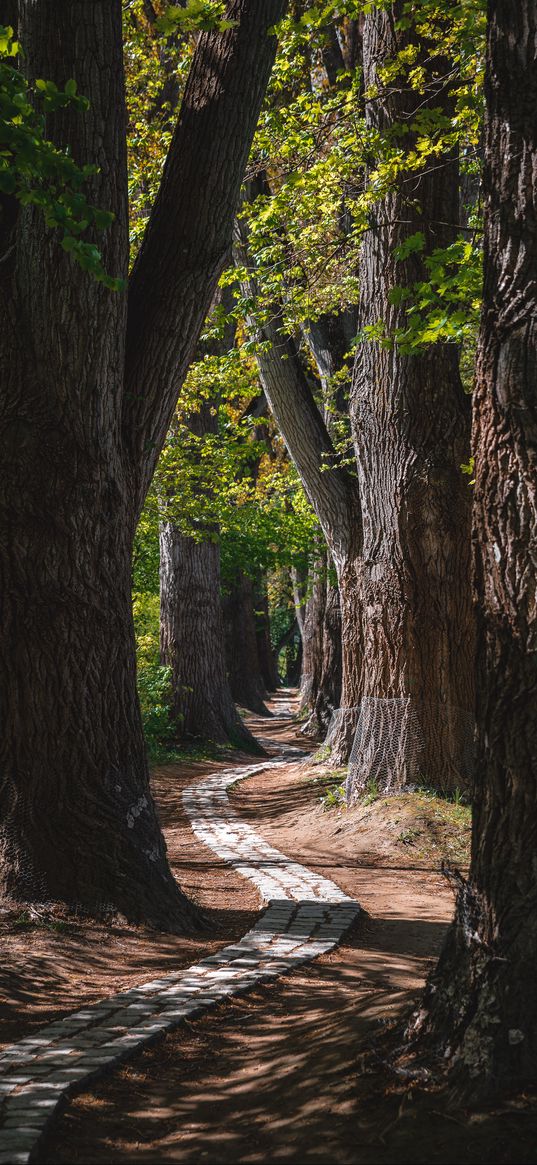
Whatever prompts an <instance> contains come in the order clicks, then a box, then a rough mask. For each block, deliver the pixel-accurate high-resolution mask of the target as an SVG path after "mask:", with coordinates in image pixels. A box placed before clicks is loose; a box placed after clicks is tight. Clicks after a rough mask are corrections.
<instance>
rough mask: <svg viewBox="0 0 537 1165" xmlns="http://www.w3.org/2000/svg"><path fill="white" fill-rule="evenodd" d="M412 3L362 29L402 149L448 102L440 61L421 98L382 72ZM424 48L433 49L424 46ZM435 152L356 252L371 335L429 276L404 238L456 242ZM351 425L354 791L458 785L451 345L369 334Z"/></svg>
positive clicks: (375, 118)
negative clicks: (355, 543)
mask: <svg viewBox="0 0 537 1165" xmlns="http://www.w3.org/2000/svg"><path fill="white" fill-rule="evenodd" d="M403 7H404V5H403V4H402V2H401V3H397V4H394V5H392V6H391V7H390V9H389V10H386V9H385V8H383V9H377V8H374V9H373V10H372V11H371V13H369V14H368V15H367V17H366V20H365V28H364V78H365V87H366V92H367V91H369V92H372V91H373V89H375V88H378V92H377V94H376V96H375V98H374V100H369V101H367V104H366V113H367V121H368V125H369V127H370V128H371V129H372V130H376V131H378V132H380V133H381V134H386V133H390V134H391V141H392V142H394V141H396V135H397V132H398V131H397V127H398V126H400V127H401V134H404V135H405V136H402V139H401V141H402V147H404V146H405V143H407V142H408V134H407V130H408V125H409V123H410V125H412V118H413V115H414V114H415V113H416V112H417V110H418V107H420V108H421V107H422V106H423V104H424V103H428V104H429V105H431V106H434V107H437V106H442V107H443V110H444V113H445V114H446V115H449V112H450V108H449V89H446V85H445V76H444V73H445V70H444V69H443V68H441V67H440V64H439V66H438V78H436V77H435V76H434V75H432V73H431V70H430V71H429V72H430V75H429V77H428V87H429V88H428V95H427V97H426V99H425V102H424V98H423V94H421V93H418V92H415V91H413V90H412V89H411V88H410V86H409V87H408V89H407V90H406V91H405V88H404V86H403V87H393V86H389V87H388V88H387V89H384V88H383V82H382V80H381V78H380V76H379V68H380V67H381V66H382V64H383V63H384V62H385V61H386V60H387V59H390V58H393V57H395V56H396V54H397V53H398V52H400V51H401V50H402V49H404V47H405V43H406V40H405V38H406V37H407V35H408V34H407V33H406V32H401V31H398V25H397V23H396V20H397V18H398V16H400V15H401V13H402V10H403ZM421 49H422V52H423V54H424V55H425V54H426V49H427V46H426V45H422V46H421ZM394 135H395V136H394ZM434 157H435V160H434V164H432V163H428V164H427V165H426V166H425V168H424V170H423V172H418V173H413V174H412V182H411V183H408V182H407V183H405V182H404V181H402V182H401V183H400V184H399V186H398V187H397V188H396V189H395V190H394V191H393V192H392V193H390V194H389V195H388V197H386V198H385V199H384V200H383V201H382V203H381V204H380V205H379V206H378V207H377V208H376V209H375V216H374V217H375V222H374V224H372V226H371V228H370V230H368V231H367V233H366V235H365V239H364V243H363V246H362V253H361V262H360V319H359V325H360V329H366V328H371V329H375V328H377V327H378V326H379V325H380V326H382V327H383V328H384V329H385V330H386V331H387V332H388V334H389V335H393V334H394V332H395V331H396V330H397V329H398V328H404V326H405V322H406V316H405V308H404V306H398V303H399V301H398V300H397V299H396V298H395V296H393V297H392V294H391V293H392V291H393V290H394V289H396V288H398V287H400V286H401V285H403V286H404V287H412V285H413V284H415V283H416V282H417V281H418V280H419V279H423V278H424V277H426V276H425V275H424V268H423V263H422V258H421V255H418V257H417V258H416V257H415V256H414V255H411V256H410V257H409V258H407V259H406V260H398V259H397V258H396V250H395V249H396V247H397V245H398V244H401V243H402V242H403V240H404V239H405V238H408V237H410V236H413V235H415V234H416V233H417V232H422V234H423V236H424V240H425V243H424V251H425V254H427V253H430V252H431V251H432V250H433V249H434V248H435V247H445V246H447V245H448V244H449V242H451V241H452V239H453V238H454V236H455V228H454V227H452V226H450V225H449V224H456V222H457V213H458V166H457V158H456V155H455V154H453V155H451V156H448V155H444V157H443V158H441V159H439V158H437V156H436V155H435V156H434ZM440 163H441V164H440ZM407 189H408V192H407ZM445 224H448V225H445ZM351 421H352V427H353V436H354V442H355V448H356V459H357V465H358V479H359V488H360V498H361V504H362V519H363V548H362V556H361V561H360V564H359V568H358V578H357V590H356V603H357V605H358V607H359V609H360V610H361V612H362V624H363V643H362V650H361V661H362V676H361V681H360V684H359V687H360V699H361V705H360V718H359V723H358V732H357V740H356V745H355V752H354V755H353V760H352V764H351V769H350V773H349V781H348V786H347V792H348V799H349V800H350V801H352V800H353V799H354V798H355V797H356V796H357V795H358V794H359V792H360V791H361V790H362V789H363V788H364V787H365V786H366V785H367V784H368V782H373V781H374V782H375V784H376V785H377V786H378V787H379V788H380V789H382V790H388V789H392V790H393V789H394V788H395V789H396V788H400V787H402V786H404V785H406V784H409V783H415V782H416V781H420V780H421V781H425V782H426V783H427V784H429V785H433V786H434V787H435V788H439V789H443V790H449V789H454V788H455V787H456V786H459V787H463V786H465V785H467V784H468V780H469V776H470V772H469V764H470V758H471V745H472V738H473V617H472V611H471V593H470V583H469V570H470V500H471V495H470V490H469V488H468V484H467V480H466V479H465V478H464V477H463V475H462V473H461V468H460V466H461V463H462V462H463V461H464V460H466V459H467V457H468V448H469V403H468V400H467V399H466V398H465V396H464V393H463V390H462V386H461V382H460V377H459V372H458V355H457V350H456V348H455V347H454V346H449V345H447V344H436V345H431V346H429V347H428V348H426V349H425V350H424V351H423V352H422V353H415V354H412V355H406V354H404V352H403V351H402V350H401V347H400V346H399V345H398V343H397V342H395V343H394V344H393V345H392V346H386V345H383V344H380V343H378V342H373V341H367V340H366V341H362V342H361V343H360V344H359V346H358V349H357V355H356V363H355V370H354V377H353V386H352V392H351ZM344 601H345V600H344V595H343V592H342V602H344Z"/></svg>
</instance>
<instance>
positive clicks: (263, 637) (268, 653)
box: [254, 575, 280, 692]
mask: <svg viewBox="0 0 537 1165" xmlns="http://www.w3.org/2000/svg"><path fill="white" fill-rule="evenodd" d="M254 600H255V629H256V641H257V656H258V659H259V670H260V672H261V678H262V680H263V683H264V685H265V688H266V689H267V692H275V691H276V688H279V686H280V677H279V675H278V669H277V667H276V658H275V655H274V651H273V647H272V643H271V640H270V616H269V604H268V595H267V580H266V577H265V576H264V575H261V576H260V577H259V579H258V580H257V583H256V586H255V592H254Z"/></svg>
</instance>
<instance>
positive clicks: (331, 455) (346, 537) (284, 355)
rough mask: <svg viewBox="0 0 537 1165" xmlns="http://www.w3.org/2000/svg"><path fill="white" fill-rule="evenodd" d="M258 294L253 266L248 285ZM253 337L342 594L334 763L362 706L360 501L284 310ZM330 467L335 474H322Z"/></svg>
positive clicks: (243, 244) (242, 253)
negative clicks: (286, 324)
mask: <svg viewBox="0 0 537 1165" xmlns="http://www.w3.org/2000/svg"><path fill="white" fill-rule="evenodd" d="M234 253H235V254H236V256H237V260H238V261H239V262H240V263H241V264H242V265H244V266H248V263H249V259H248V249H247V237H246V234H245V231H244V224H242V223H237V224H236V227H235V247H234ZM244 290H245V292H246V293H247V294H248V295H249V296H250V297H252V296H254V297H255V294H256V280H255V268H252V266H251V264H250V273H249V276H248V279H247V280H246V281H245V284H244ZM248 326H249V330H250V332H251V334H252V336H255V338H256V339H257V340H259V341H260V342H261V343H260V348H259V350H258V352H257V353H256V360H257V366H258V371H259V379H260V381H261V385H262V388H263V392H264V393H265V396H266V398H267V401H268V403H269V405H270V408H271V411H272V413H273V415H274V417H275V419H276V423H277V425H278V428H279V429H280V432H281V434H282V436H283V439H284V441H285V444H286V446H287V449H288V452H289V455H290V457H291V459H292V460H293V462H294V464H295V465H296V468H297V470H298V473H299V474H300V478H301V480H302V484H303V486H304V490H305V492H306V494H307V496H308V498H309V501H310V503H311V505H312V507H313V510H314V511H315V513H316V515H317V518H318V519H319V524H320V526H321V529H322V532H323V534H324V537H325V540H326V543H327V546H328V548H329V550H330V554H331V557H332V561H333V563H334V566H335V569H336V572H337V576H338V585H339V590H340V596H341V618H342V649H343V662H342V693H341V706H340V708H339V709H338V712H337V715H336V716H335V717H334V720H333V724H332V729H331V733H330V745H331V748H332V753H333V758H334V761H335V763H343V762H344V761H345V760H347V759H348V756H349V753H350V748H351V744H352V740H353V737H354V730H355V727H356V716H357V709H358V704H359V692H360V688H359V683H360V679H361V667H360V658H361V657H360V636H361V627H360V619H359V608H358V607H357V605H356V596H357V571H358V566H359V559H360V548H361V535H362V525H361V511H360V497H359V493H358V488H357V483H356V479H355V478H354V477H353V476H352V475H351V474H350V473H348V472H347V470H346V469H345V468H344V467H342V466H340V465H339V464H338V457H337V454H336V451H335V449H334V445H333V443H332V439H331V437H330V433H329V431H328V427H327V425H326V423H325V420H324V418H323V416H322V414H321V411H320V409H319V407H318V405H317V403H316V401H315V399H314V397H313V394H312V392H311V389H310V387H309V384H308V381H307V379H306V376H305V373H304V369H303V368H302V364H301V362H300V358H299V355H298V353H297V351H296V348H295V345H294V344H293V342H292V341H291V340H290V339H289V337H288V336H287V335H286V334H285V332H284V330H283V320H282V316H281V311H280V310H279V309H278V307H277V306H275V308H274V311H273V313H272V314H271V315H270V317H269V318H268V319H267V320H266V321H265V322H263V324H262V325H259V324H257V322H256V321H255V320H254V319H253V318H251V319H250V320H249V322H248ZM327 466H331V469H330V472H325V470H326V468H327Z"/></svg>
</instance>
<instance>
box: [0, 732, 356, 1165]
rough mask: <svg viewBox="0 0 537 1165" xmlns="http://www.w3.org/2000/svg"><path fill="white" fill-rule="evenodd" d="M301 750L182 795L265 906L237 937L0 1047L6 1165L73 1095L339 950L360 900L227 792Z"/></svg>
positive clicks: (16, 1161) (23, 1163)
mask: <svg viewBox="0 0 537 1165" xmlns="http://www.w3.org/2000/svg"><path fill="white" fill-rule="evenodd" d="M297 755H301V754H300V753H299V752H298V750H296V749H290V748H289V749H286V751H285V752H284V754H283V756H282V757H281V758H280V759H279V760H276V761H265V762H263V763H260V764H255V765H249V766H248V767H246V768H244V767H241V768H236V769H226V770H224V771H222V772H218V773H212V774H210V775H209V776H207V777H205V778H204V779H203V780H201V781H199V782H198V783H196V784H194V785H190V786H189V788H187V789H185V791H184V793H183V803H184V807H185V810H186V812H187V814H188V816H189V818H190V823H191V826H192V829H193V830H194V832H195V833H196V835H197V836H198V837H199V839H200V840H201V841H203V843H204V845H207V846H209V847H210V848H211V849H212V850H213V851H214V852H215V853H216V854H217V855H218V856H219V857H221V858H223V859H224V860H225V861H227V862H230V863H231V864H232V865H233V866H234V868H235V869H236V870H238V871H239V873H241V874H243V876H244V877H245V878H248V879H250V881H252V882H253V883H254V885H255V886H257V888H258V890H259V891H260V893H261V895H262V897H263V899H264V900H265V901H266V902H267V908H266V910H265V911H264V913H263V915H262V917H261V918H260V919H259V920H258V921H257V922H256V923H255V926H253V927H252V929H251V930H249V931H248V933H247V934H245V935H244V938H242V939H241V940H240V942H238V943H233V944H232V945H230V946H228V947H224V948H223V950H221V951H218V952H217V954H216V955H210V956H208V957H207V958H206V959H202V960H201V961H200V962H199V963H196V964H195V965H194V966H192V967H188V968H183V969H182V970H181V971H177V972H172V973H171V974H169V975H165V976H163V977H162V978H161V979H152V980H150V981H149V982H147V983H142V984H141V985H140V986H138V987H133V988H131V989H130V990H128V991H122V992H120V993H119V994H118V995H114V996H112V997H111V998H109V999H105V1000H101V1001H100V1002H99V1003H96V1004H94V1005H93V1006H89V1007H85V1008H84V1009H83V1010H82V1011H77V1012H74V1013H73V1014H72V1015H68V1016H66V1017H65V1019H63V1020H56V1021H55V1022H54V1023H52V1024H49V1025H47V1027H44V1028H42V1029H41V1030H40V1031H38V1032H36V1033H35V1034H34V1035H32V1036H29V1037H28V1038H26V1039H24V1040H20V1041H19V1043H17V1044H12V1045H11V1046H10V1047H9V1048H5V1049H4V1051H3V1052H2V1053H1V1054H0V1165H27V1163H28V1162H31V1161H32V1159H33V1155H35V1153H36V1151H37V1148H38V1145H39V1140H40V1138H41V1136H42V1134H43V1132H44V1130H45V1128H46V1126H47V1125H48V1124H49V1123H50V1121H51V1119H52V1117H53V1115H54V1113H55V1112H56V1111H57V1110H58V1107H59V1106H60V1105H61V1104H62V1103H64V1102H65V1101H66V1099H67V1097H69V1096H70V1095H71V1094H72V1093H74V1092H80V1091H81V1090H82V1088H83V1087H84V1086H85V1085H86V1084H88V1083H89V1082H90V1081H92V1080H94V1079H96V1078H97V1077H99V1076H101V1075H103V1073H104V1072H106V1071H110V1068H111V1067H113V1066H114V1065H116V1064H119V1063H121V1062H122V1061H123V1060H125V1059H127V1058H128V1057H131V1056H132V1055H133V1054H135V1053H136V1052H137V1051H139V1050H140V1049H141V1048H143V1047H147V1046H148V1044H150V1043H152V1042H153V1041H154V1040H156V1039H158V1038H159V1037H160V1036H161V1035H162V1034H163V1032H166V1031H171V1030H172V1029H173V1028H175V1027H177V1026H178V1025H179V1024H180V1023H182V1022H183V1020H184V1019H185V1018H186V1017H187V1016H194V1015H198V1014H199V1013H200V1012H201V1011H205V1010H206V1009H207V1008H210V1007H214V1006H216V1005H217V1004H218V1003H220V1002H221V1001H222V1000H224V999H226V998H228V997H230V996H233V995H238V994H241V993H243V992H245V991H250V990H251V989H252V988H253V987H255V986H256V984H257V983H260V982H264V981H265V980H268V979H271V978H275V977H276V976H279V975H283V974H286V973H288V972H290V971H292V970H293V969H294V968H298V967H299V966H301V965H302V964H303V963H304V962H307V961H309V960H310V959H314V958H316V957H317V956H318V955H320V954H324V953H325V952H326V951H329V950H332V949H333V947H335V946H336V945H337V943H338V942H339V941H340V939H341V937H342V935H343V934H344V933H345V931H346V930H348V928H349V927H350V926H351V925H352V923H353V922H354V920H355V918H356V916H357V914H358V913H359V910H360V907H359V905H358V903H357V902H354V901H353V899H352V898H349V897H348V895H347V894H344V893H343V891H342V890H340V889H339V887H338V886H336V885H335V883H334V882H331V881H329V880H328V879H327V878H323V877H321V876H320V875H319V874H314V873H312V871H310V870H308V869H306V868H305V867H304V866H301V865H299V863H298V862H294V861H291V860H290V859H289V858H287V857H286V856H285V855H284V854H282V853H280V851H279V850H277V849H274V847H273V846H271V845H269V844H268V843H267V842H266V841H264V840H263V839H262V838H261V837H259V836H258V835H257V834H256V833H255V831H254V830H253V829H252V828H251V827H250V826H249V825H247V824H246V823H245V822H242V821H240V819H239V818H238V816H237V813H236V810H235V809H234V807H232V806H231V805H230V802H229V799H228V796H227V790H228V789H229V787H230V786H231V785H233V784H235V783H236V782H237V781H241V780H244V779H245V778H247V777H250V776H253V774H254V773H259V772H262V771H264V770H266V769H268V768H272V767H274V766H275V765H281V764H282V763H285V761H286V760H288V759H290V758H294V757H296V756H297Z"/></svg>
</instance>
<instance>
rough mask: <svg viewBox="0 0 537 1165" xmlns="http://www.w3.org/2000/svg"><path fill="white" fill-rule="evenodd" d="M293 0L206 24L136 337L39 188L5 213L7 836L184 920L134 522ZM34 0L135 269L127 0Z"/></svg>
mask: <svg viewBox="0 0 537 1165" xmlns="http://www.w3.org/2000/svg"><path fill="white" fill-rule="evenodd" d="M254 9H255V12H254ZM283 9H284V3H283V0H270V2H269V0H263V2H262V3H259V0H256V2H255V4H252V2H251V0H234V2H233V3H231V4H230V15H231V16H232V17H233V26H232V28H231V29H228V30H227V31H225V32H223V33H213V34H202V36H200V38H199V40H198V44H197V48H196V52H195V54H194V59H193V62H192V67H191V72H190V76H189V80H188V83H187V87H186V92H185V99H184V101H183V104H182V107H181V114H180V117H179V122H178V128H177V130H176V134H175V135H174V142H173V144H172V148H171V153H170V156H169V159H168V162H167V165H166V167H165V173H164V178H163V183H162V186H161V190H160V193H159V198H158V200H157V202H158V206H157V207H156V208H155V212H154V214H153V215H152V216H151V219H150V222H149V225H148V231H147V235H146V239H145V242H144V246H143V248H142V251H143V252H144V254H143V255H142V254H141V255H140V256H139V258H138V261H137V264H136V269H135V273H134V276H133V281H132V286H131V292H130V295H129V315H130V333H129V335H130V340H129V341H128V343H127V345H126V334H127V327H126V324H127V320H126V308H127V304H126V299H125V296H123V295H121V294H117V295H114V294H111V293H110V292H109V291H108V290H106V289H105V288H104V287H103V285H102V284H98V283H96V282H95V281H94V280H93V279H92V277H91V276H90V275H88V274H87V273H84V272H83V271H81V270H80V268H78V267H75V266H74V265H73V264H72V261H71V259H70V258H69V256H68V255H67V254H66V252H65V251H63V249H62V248H61V246H60V245H59V242H58V239H57V238H56V237H55V235H54V233H53V232H52V231H50V230H49V229H47V228H46V227H45V226H44V224H43V220H42V218H41V216H40V214H39V212H38V210H37V209H36V208H33V207H26V208H25V209H24V210H23V211H21V212H20V213H18V214H11V216H10V217H9V218H6V219H4V220H3V223H2V229H3V230H5V231H7V237H6V238H5V239H4V240H3V242H5V244H6V246H3V247H2V252H1V253H2V255H3V257H4V261H3V263H2V264H1V266H0V298H1V302H2V315H3V329H2V335H1V337H0V356H1V364H2V369H3V373H2V375H3V394H2V405H1V412H0V444H1V447H2V453H3V458H4V461H3V464H4V473H3V477H2V484H1V487H0V578H1V585H2V596H3V601H2V605H1V610H0V619H1V624H2V626H1V635H0V644H1V647H0V689H1V690H0V706H1V707H2V709H3V717H4V730H3V733H2V764H1V787H0V801H1V824H0V844H1V852H2V877H3V882H4V886H5V888H6V890H7V892H8V894H10V895H11V896H12V897H13V898H15V899H19V900H20V899H23V900H39V899H40V900H43V899H44V900H51V899H54V900H61V901H63V902H66V903H68V904H70V905H76V906H78V907H82V908H84V909H87V910H90V911H93V912H97V913H100V912H102V911H103V910H105V909H112V910H120V911H122V912H123V913H124V914H125V915H126V916H127V917H128V918H129V919H131V920H133V921H146V922H151V923H153V924H156V925H158V926H160V927H163V928H166V929H174V930H176V929H181V928H184V926H185V925H186V924H190V922H191V920H192V919H193V918H194V917H196V915H197V911H196V910H195V908H194V907H192V906H191V905H190V904H189V903H188V902H187V900H186V899H185V897H184V896H183V895H182V894H181V892H180V890H179V887H178V886H177V883H176V882H175V880H174V878H173V876H172V874H171V871H170V869H169V866H168V863H167V859H166V852H165V846H164V842H163V839H162V835H161V832H160V828H159V825H158V821H157V817H156V813H155V809H154V806H153V802H152V799H151V795H150V792H149V785H148V770H147V761H146V753H145V746H144V741H143V736H142V728H141V720H140V714H139V708H138V702H137V697H136V686H135V651H134V633H133V625H132V613H131V607H130V574H131V558H132V541H133V537H134V529H135V522H136V516H137V513H138V512H139V508H140V506H141V504H142V502H143V498H144V493H145V489H146V487H147V484H148V482H149V480H150V478H151V474H152V471H153V467H154V464H155V460H156V458H157V456H158V453H159V450H160V448H161V447H162V444H163V441H164V438H165V435H166V430H167V427H168V424H169V420H170V417H171V416H172V414H173V409H174V405H175V401H176V399H177V393H178V390H179V386H180V383H181V379H182V377H183V376H184V374H185V371H186V368H187V366H188V363H189V360H190V359H191V356H192V353H193V351H194V348H195V344H196V342H197V338H198V333H199V329H200V327H201V324H202V322H203V319H204V317H205V315H206V312H207V309H208V305H209V303H210V300H211V297H212V294H213V292H214V286H215V282H216V279H217V278H218V274H219V271H220V266H221V263H222V262H223V261H224V257H225V255H226V254H227V253H228V250H229V245H230V232H231V227H232V222H233V217H234V214H235V209H236V203H237V199H238V192H239V187H240V182H241V179H242V174H243V170H244V165H245V162H246V157H247V154H248V150H249V146H250V143H251V139H252V135H253V132H254V129H255V123H256V120H257V115H258V111H259V108H260V104H261V100H262V97H263V93H264V89H265V86H266V83H267V80H268V76H269V73H270V68H271V65H272V60H273V57H274V51H275V43H274V38H272V37H270V36H268V35H267V33H268V30H269V29H270V28H271V27H272V26H273V25H274V23H275V21H277V20H278V19H279V17H280V16H281V14H282V12H283ZM20 10H21V16H22V26H21V38H22V43H23V45H24V50H25V58H24V59H25V62H26V64H27V67H28V70H29V73H30V75H31V76H32V77H45V78H47V79H50V80H52V81H55V82H56V83H57V84H58V85H59V86H60V87H61V88H63V86H64V84H65V82H66V81H67V80H68V79H69V78H71V77H74V78H75V79H76V81H77V85H78V90H79V92H81V93H84V94H87V95H88V96H89V97H90V102H91V103H90V109H89V111H88V112H87V113H85V114H81V113H80V112H78V111H74V110H73V109H71V108H69V107H68V108H66V109H64V110H62V111H60V112H59V113H57V114H55V115H54V117H51V118H50V121H49V126H48V133H49V136H50V137H51V138H52V140H53V141H54V142H56V143H57V144H58V145H60V146H62V147H69V148H71V149H72V152H73V155H74V157H75V158H76V160H77V162H78V163H79V164H85V163H88V164H92V163H97V164H98V166H99V170H98V173H97V174H96V175H94V177H93V178H92V179H91V182H90V184H89V196H90V198H91V199H92V201H94V202H95V203H96V204H97V205H100V206H103V207H106V208H108V209H111V210H113V211H114V213H115V221H114V224H113V226H112V227H111V228H110V229H109V230H108V231H107V233H106V235H105V236H104V237H103V241H102V249H103V259H104V262H105V265H106V267H107V269H108V270H109V271H110V272H112V273H113V274H114V275H126V273H127V259H128V231H127V174H126V158H125V142H126V125H125V112H124V95H123V69H122V48H121V3H120V0H91V2H89V3H87V4H84V5H71V4H65V3H64V2H63V0H47V3H46V4H37V3H35V2H34V0H21V5H20ZM111 110H113V117H111V116H110V111H111ZM194 156H195V159H196V165H194V162H193V159H194ZM99 242H101V240H99ZM163 337H165V342H164V341H163ZM125 368H127V374H126V378H125Z"/></svg>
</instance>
